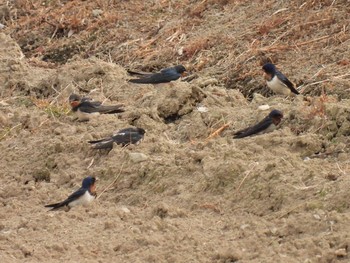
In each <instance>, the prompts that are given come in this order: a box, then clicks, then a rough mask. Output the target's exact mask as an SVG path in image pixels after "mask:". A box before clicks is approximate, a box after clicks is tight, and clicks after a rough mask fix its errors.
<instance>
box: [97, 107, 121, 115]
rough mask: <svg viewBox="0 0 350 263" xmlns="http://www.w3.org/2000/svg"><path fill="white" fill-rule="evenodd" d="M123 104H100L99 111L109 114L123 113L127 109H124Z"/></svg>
mask: <svg viewBox="0 0 350 263" xmlns="http://www.w3.org/2000/svg"><path fill="white" fill-rule="evenodd" d="M122 106H123V105H111V106H104V105H101V106H99V110H98V111H99V112H100V113H107V114H113V113H121V112H124V111H125V110H124V109H122V108H121V107H122Z"/></svg>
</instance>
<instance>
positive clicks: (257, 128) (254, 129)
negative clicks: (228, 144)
mask: <svg viewBox="0 0 350 263" xmlns="http://www.w3.org/2000/svg"><path fill="white" fill-rule="evenodd" d="M271 124H272V119H271V118H269V117H266V118H265V119H263V120H262V121H260V122H259V123H258V124H256V125H254V126H251V127H248V128H246V129H243V130H240V131H238V132H236V133H235V134H234V135H235V136H234V137H235V138H243V137H247V136H250V135H253V134H257V133H259V132H261V131H263V130H265V129H267V128H268V127H269V126H270V125H271Z"/></svg>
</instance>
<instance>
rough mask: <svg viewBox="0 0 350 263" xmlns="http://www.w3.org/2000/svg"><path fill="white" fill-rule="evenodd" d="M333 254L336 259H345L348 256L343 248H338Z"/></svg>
mask: <svg viewBox="0 0 350 263" xmlns="http://www.w3.org/2000/svg"><path fill="white" fill-rule="evenodd" d="M334 254H335V255H336V256H337V257H346V256H347V255H348V253H347V252H346V249H345V248H339V249H337V250H336V251H334Z"/></svg>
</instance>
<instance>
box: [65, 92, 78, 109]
mask: <svg viewBox="0 0 350 263" xmlns="http://www.w3.org/2000/svg"><path fill="white" fill-rule="evenodd" d="M68 100H69V104H70V105H71V107H72V108H74V107H77V106H78V105H79V103H80V100H81V98H80V96H79V95H78V94H74V93H72V94H71V95H70V96H69V98H68Z"/></svg>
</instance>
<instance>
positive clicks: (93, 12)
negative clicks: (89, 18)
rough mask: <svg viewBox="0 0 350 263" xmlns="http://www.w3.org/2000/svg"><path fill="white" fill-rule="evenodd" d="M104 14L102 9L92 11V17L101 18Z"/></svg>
mask: <svg viewBox="0 0 350 263" xmlns="http://www.w3.org/2000/svg"><path fill="white" fill-rule="evenodd" d="M102 14H103V11H102V10H101V9H94V10H92V15H93V16H94V17H98V16H100V15H102Z"/></svg>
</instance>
